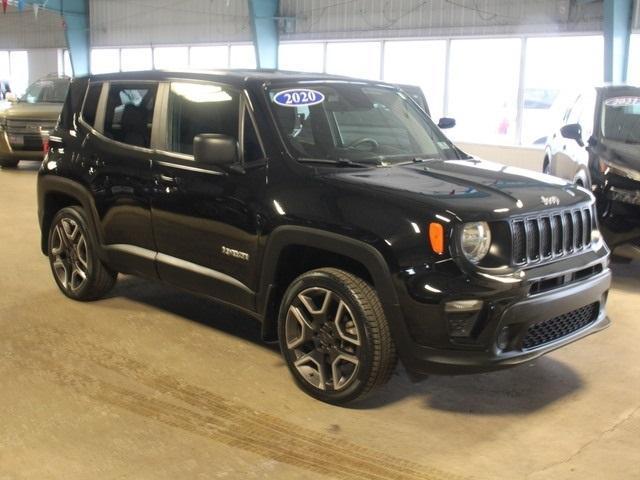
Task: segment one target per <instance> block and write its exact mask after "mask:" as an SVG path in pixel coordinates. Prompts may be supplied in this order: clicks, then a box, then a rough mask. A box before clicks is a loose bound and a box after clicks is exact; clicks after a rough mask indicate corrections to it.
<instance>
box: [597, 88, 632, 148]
mask: <svg viewBox="0 0 640 480" xmlns="http://www.w3.org/2000/svg"><path fill="white" fill-rule="evenodd" d="M602 134H603V136H604V138H606V139H608V140H614V141H617V142H624V143H640V89H632V90H630V91H629V92H625V93H624V94H620V93H616V95H615V96H610V97H609V98H606V99H605V100H604V105H603V108H602Z"/></svg>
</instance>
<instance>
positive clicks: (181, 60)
mask: <svg viewBox="0 0 640 480" xmlns="http://www.w3.org/2000/svg"><path fill="white" fill-rule="evenodd" d="M188 67H189V47H156V48H154V49H153V68H155V69H157V70H183V69H185V68H188Z"/></svg>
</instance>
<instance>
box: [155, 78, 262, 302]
mask: <svg viewBox="0 0 640 480" xmlns="http://www.w3.org/2000/svg"><path fill="white" fill-rule="evenodd" d="M162 91H163V99H164V100H163V101H164V102H166V107H163V110H164V111H166V117H165V118H166V124H165V130H166V132H167V135H166V148H165V149H164V151H159V152H157V153H156V155H155V157H154V162H153V177H154V193H153V200H152V216H153V226H154V234H155V239H156V245H157V248H158V256H157V269H158V274H159V276H160V278H161V279H163V280H165V281H167V282H169V283H174V284H176V285H179V286H181V287H185V288H188V289H190V290H194V291H200V292H202V293H205V294H207V295H210V296H213V297H216V298H218V299H220V300H222V301H226V302H230V303H233V304H235V305H239V306H242V307H245V308H246V309H248V310H253V309H254V308H255V304H254V303H255V294H254V292H255V289H256V277H257V269H256V265H257V261H256V260H257V259H256V257H257V247H258V236H259V234H260V225H259V212H258V210H257V209H258V205H259V204H260V203H261V202H260V197H261V195H263V193H264V187H265V182H266V166H265V162H264V161H262V162H260V161H259V160H260V158H261V159H262V160H264V155H262V154H259V155H257V157H260V158H256V159H255V160H256V161H252V160H254V159H251V158H245V157H248V152H247V154H245V150H248V149H245V148H243V145H244V143H246V142H243V140H245V138H244V137H245V136H246V135H244V132H243V130H242V129H241V128H240V125H241V124H242V122H243V119H244V111H245V110H244V109H245V108H246V106H245V102H244V101H243V100H242V95H241V93H240V92H239V91H237V90H235V89H233V88H230V87H227V86H224V85H217V84H213V83H190V82H186V81H185V82H172V83H170V84H165V85H163V87H162ZM247 120H248V121H250V119H249V117H248V116H247ZM252 128H253V127H252ZM204 133H218V134H224V135H229V136H231V137H234V138H236V139H238V142H239V152H240V161H241V163H239V165H238V166H237V167H238V168H236V169H234V171H228V170H227V171H224V170H221V169H220V168H219V167H217V166H214V165H211V164H209V163H207V162H204V161H203V162H197V161H196V160H195V159H194V156H193V140H194V137H196V136H197V135H199V134H204Z"/></svg>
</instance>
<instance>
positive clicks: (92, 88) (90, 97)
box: [82, 83, 102, 126]
mask: <svg viewBox="0 0 640 480" xmlns="http://www.w3.org/2000/svg"><path fill="white" fill-rule="evenodd" d="M100 92H102V84H101V83H93V84H91V85H89V90H88V91H87V98H86V99H85V101H84V106H83V107H82V118H83V120H84V121H85V122H87V123H88V124H89V125H91V126H94V125H95V122H96V111H97V110H98V100H100Z"/></svg>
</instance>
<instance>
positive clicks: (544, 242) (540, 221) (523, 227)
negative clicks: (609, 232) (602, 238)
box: [511, 208, 593, 265]
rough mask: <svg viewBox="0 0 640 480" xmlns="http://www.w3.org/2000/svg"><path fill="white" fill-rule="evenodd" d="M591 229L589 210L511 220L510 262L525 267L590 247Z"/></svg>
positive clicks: (567, 211) (583, 209)
mask: <svg viewBox="0 0 640 480" xmlns="http://www.w3.org/2000/svg"><path fill="white" fill-rule="evenodd" d="M592 228H593V220H592V213H591V210H590V209H588V208H582V209H576V210H566V211H561V212H552V213H546V212H545V213H544V214H540V215H537V216H535V217H531V218H523V219H517V220H513V221H512V222H511V237H512V248H511V252H512V261H513V263H514V264H515V265H526V264H529V263H536V262H540V261H545V260H549V259H552V258H558V257H566V256H569V255H572V254H574V253H578V252H580V251H582V250H584V249H585V248H587V247H588V246H589V245H591V230H592Z"/></svg>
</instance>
